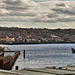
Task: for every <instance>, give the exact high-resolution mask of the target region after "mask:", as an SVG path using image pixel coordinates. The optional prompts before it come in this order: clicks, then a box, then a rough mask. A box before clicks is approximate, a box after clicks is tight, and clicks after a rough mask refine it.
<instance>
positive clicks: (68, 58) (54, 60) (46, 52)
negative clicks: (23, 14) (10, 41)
mask: <svg viewBox="0 0 75 75" xmlns="http://www.w3.org/2000/svg"><path fill="white" fill-rule="evenodd" d="M0 46H3V47H9V49H11V50H16V51H17V50H21V54H20V56H19V58H18V59H17V61H16V62H15V64H14V66H13V68H12V70H14V69H15V66H19V69H23V68H43V67H47V66H50V67H52V66H66V65H75V54H72V51H71V48H75V44H74V43H69V44H63V43H62V44H21V45H0ZM5 50H6V49H5ZM22 50H26V55H25V59H24V58H23V51H22ZM5 55H13V53H5Z"/></svg>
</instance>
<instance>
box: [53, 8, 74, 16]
mask: <svg viewBox="0 0 75 75" xmlns="http://www.w3.org/2000/svg"><path fill="white" fill-rule="evenodd" d="M52 10H53V11H56V12H57V13H63V14H68V15H75V8H52Z"/></svg>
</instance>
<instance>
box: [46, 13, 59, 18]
mask: <svg viewBox="0 0 75 75" xmlns="http://www.w3.org/2000/svg"><path fill="white" fill-rule="evenodd" d="M47 16H48V18H53V17H57V16H58V15H57V13H50V14H48V15H47Z"/></svg>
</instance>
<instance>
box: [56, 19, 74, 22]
mask: <svg viewBox="0 0 75 75" xmlns="http://www.w3.org/2000/svg"><path fill="white" fill-rule="evenodd" d="M57 21H58V22H73V21H75V18H59V19H57Z"/></svg>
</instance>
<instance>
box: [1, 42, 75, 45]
mask: <svg viewBox="0 0 75 75" xmlns="http://www.w3.org/2000/svg"><path fill="white" fill-rule="evenodd" d="M62 43H64V44H65V43H75V42H64V41H63V42H25V43H22V42H20V43H17V42H15V43H0V44H5V45H16V44H62Z"/></svg>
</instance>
